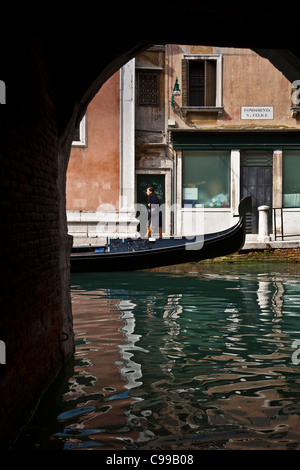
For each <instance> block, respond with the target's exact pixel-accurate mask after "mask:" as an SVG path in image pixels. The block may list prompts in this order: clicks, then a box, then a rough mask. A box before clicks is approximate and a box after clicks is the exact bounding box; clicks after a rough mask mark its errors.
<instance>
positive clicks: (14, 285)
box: [0, 1, 300, 449]
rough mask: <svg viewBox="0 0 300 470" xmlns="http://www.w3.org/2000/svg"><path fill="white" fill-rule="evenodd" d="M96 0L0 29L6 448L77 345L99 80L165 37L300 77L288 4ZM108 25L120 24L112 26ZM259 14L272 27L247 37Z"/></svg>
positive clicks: (1, 392) (21, 18)
mask: <svg viewBox="0 0 300 470" xmlns="http://www.w3.org/2000/svg"><path fill="white" fill-rule="evenodd" d="M96 3H97V2H93V1H90V2H89V1H87V2H86V4H85V9H84V10H83V9H82V7H81V6H80V5H78V6H77V4H76V3H75V4H72V5H73V6H72V8H70V10H66V11H65V12H61V10H58V9H57V8H56V7H55V2H50V3H49V5H47V4H46V5H45V3H43V11H37V10H36V8H35V10H31V9H30V8H29V7H28V6H26V11H19V12H18V14H16V12H8V13H7V16H6V17H5V22H6V25H7V26H8V28H6V29H5V28H3V29H2V30H1V33H0V34H1V39H2V44H4V45H6V47H4V50H3V51H2V58H1V65H2V71H1V73H2V76H0V79H1V80H3V81H4V82H5V84H6V91H7V98H6V105H5V106H1V108H0V121H1V123H0V124H1V127H0V129H1V130H0V135H1V139H0V159H1V172H0V178H1V184H0V191H1V198H0V206H1V219H0V224H1V232H0V236H1V245H0V252H1V268H2V269H1V284H0V285H1V298H2V305H1V316H0V340H2V341H4V342H5V344H6V364H5V365H0V387H1V388H0V421H1V429H0V447H1V448H3V449H6V448H9V446H10V445H11V444H12V442H13V441H14V439H15V438H16V436H17V433H18V430H19V429H20V428H21V426H22V425H24V424H25V423H26V422H27V421H28V419H29V418H30V416H31V413H32V411H33V410H34V408H35V406H36V404H37V402H38V400H39V398H40V396H41V395H42V393H43V391H44V390H45V389H46V388H47V386H48V385H49V383H50V382H51V380H53V378H54V377H55V376H56V374H57V373H58V371H59V370H61V368H62V367H63V366H64V364H65V362H66V359H67V358H68V357H70V356H72V353H73V350H74V341H73V329H72V312H71V302H70V294H69V283H70V276H69V252H70V248H71V239H70V237H69V236H68V235H67V224H66V211H65V208H66V201H65V188H66V171H67V165H68V159H69V154H70V148H71V140H72V138H71V136H72V135H73V130H74V128H75V125H76V123H77V122H78V120H79V119H80V118H81V117H82V115H83V113H84V111H85V109H86V107H87V105H88V103H89V102H90V101H91V100H92V98H93V97H94V95H95V94H96V93H97V91H98V90H99V88H100V87H101V85H102V84H103V83H104V82H105V81H106V80H107V78H108V77H109V76H110V75H112V74H113V73H114V72H115V71H116V70H117V69H118V68H119V67H120V66H122V65H123V64H124V63H126V62H127V61H128V60H129V59H130V58H132V57H133V56H134V55H135V54H136V53H137V52H138V51H139V50H141V49H142V48H144V47H147V46H149V45H151V44H157V43H159V44H162V43H168V42H173V43H181V44H197V43H201V44H205V43H206V44H213V45H224V46H232V47H248V48H252V49H254V50H255V51H256V52H257V53H259V54H261V55H263V56H264V57H266V58H268V59H269V60H270V61H271V62H272V63H273V64H274V65H275V66H276V67H277V68H278V69H279V70H281V71H282V73H284V75H285V76H286V77H287V78H288V79H290V80H291V81H293V80H295V79H297V78H299V77H300V61H299V57H298V56H300V54H298V51H297V50H294V49H293V47H294V44H297V42H296V38H294V39H295V41H293V37H292V36H293V35H290V36H289V42H288V43H287V42H286V41H287V38H285V36H284V37H283V36H282V34H284V33H285V31H286V26H285V24H283V23H284V22H285V21H286V24H288V22H289V19H290V16H289V15H290V12H286V16H284V15H283V14H282V10H281V12H280V15H279V13H278V11H277V10H276V7H273V11H272V12H268V11H259V10H256V11H255V13H253V14H251V15H250V18H249V19H248V20H247V22H246V23H245V18H248V16H246V15H247V11H246V10H245V11H243V10H242V9H241V8H242V7H240V9H239V10H238V11H236V15H233V16H234V17H232V10H231V15H229V14H228V11H229V10H230V8H228V7H229V6H228V4H227V5H226V7H227V9H226V10H223V11H222V9H218V11H215V10H214V9H210V8H209V7H206V9H205V7H201V9H200V8H199V7H197V6H194V7H191V6H190V7H189V9H188V7H187V6H185V5H184V4H181V5H180V6H178V5H177V2H176V1H175V2H172V4H171V5H170V4H169V2H165V3H164V4H163V5H158V4H156V3H155V2H154V4H153V3H152V6H147V5H139V7H135V9H134V10H132V9H131V7H130V6H128V5H124V6H123V7H122V6H121V8H123V10H120V9H119V10H118V12H117V16H116V11H115V8H113V6H112V7H106V8H107V10H105V11H104V10H103V8H101V9H100V10H96ZM139 3H143V2H139ZM223 8H224V7H223ZM45 12H46V13H45ZM248 13H249V12H248ZM203 14H205V18H206V23H209V22H210V23H211V24H213V28H208V29H207V30H205V31H204V30H203V28H202V29H201V37H199V32H197V31H199V28H198V29H197V24H198V23H197V22H196V24H195V18H196V19H197V18H198V22H199V18H202V17H203ZM183 18H188V19H189V24H190V27H189V29H188V32H185V31H186V29H185V30H184V29H182V28H180V25H181V24H182V21H183ZM118 19H119V22H118ZM112 22H115V23H114V24H118V28H117V30H116V29H115V28H111V29H110V31H109V32H108V31H107V24H111V23H112ZM258 22H259V24H260V25H266V24H267V25H268V26H269V27H270V28H271V30H272V34H269V35H267V36H266V35H265V34H263V32H262V33H261V34H260V32H259V31H258V32H257V31H256V34H255V35H254V34H253V28H254V29H255V24H257V23H258ZM103 25H104V26H106V27H104V28H103ZM230 28H231V29H230ZM229 29H230V31H234V32H235V34H234V35H233V37H232V35H231V36H230V34H228V30H229ZM279 31H282V34H281V35H280V34H279ZM95 58H97V60H95Z"/></svg>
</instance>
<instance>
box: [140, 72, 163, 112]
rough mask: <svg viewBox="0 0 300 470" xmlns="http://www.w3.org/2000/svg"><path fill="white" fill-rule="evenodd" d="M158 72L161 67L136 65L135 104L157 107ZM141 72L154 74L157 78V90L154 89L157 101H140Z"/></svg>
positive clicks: (158, 95)
mask: <svg viewBox="0 0 300 470" xmlns="http://www.w3.org/2000/svg"><path fill="white" fill-rule="evenodd" d="M160 73H161V69H160V68H154V67H153V68H152V67H149V68H148V67H137V68H136V81H137V98H136V101H137V105H138V106H153V107H159V106H160ZM141 74H149V75H154V76H156V80H157V83H156V85H157V90H156V94H157V101H156V102H155V103H154V102H150V101H149V102H148V103H145V102H141V101H140V86H141V84H140V75H141Z"/></svg>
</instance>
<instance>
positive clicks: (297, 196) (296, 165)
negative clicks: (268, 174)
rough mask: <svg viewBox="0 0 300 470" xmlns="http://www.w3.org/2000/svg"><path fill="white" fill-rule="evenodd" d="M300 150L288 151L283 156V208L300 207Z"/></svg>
mask: <svg viewBox="0 0 300 470" xmlns="http://www.w3.org/2000/svg"><path fill="white" fill-rule="evenodd" d="M299 171H300V150H286V151H284V154H283V182H282V193H283V194H282V205H283V207H300V179H299Z"/></svg>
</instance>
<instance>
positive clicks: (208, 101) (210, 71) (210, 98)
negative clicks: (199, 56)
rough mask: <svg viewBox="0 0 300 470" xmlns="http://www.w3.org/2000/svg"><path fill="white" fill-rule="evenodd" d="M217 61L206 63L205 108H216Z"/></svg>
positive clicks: (207, 61)
mask: <svg viewBox="0 0 300 470" xmlns="http://www.w3.org/2000/svg"><path fill="white" fill-rule="evenodd" d="M216 72H217V68H216V61H215V60H206V61H205V106H216Z"/></svg>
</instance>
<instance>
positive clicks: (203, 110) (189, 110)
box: [181, 106, 224, 114]
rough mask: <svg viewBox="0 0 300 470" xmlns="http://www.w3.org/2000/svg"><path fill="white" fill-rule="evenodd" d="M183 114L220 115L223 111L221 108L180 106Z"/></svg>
mask: <svg viewBox="0 0 300 470" xmlns="http://www.w3.org/2000/svg"><path fill="white" fill-rule="evenodd" d="M181 109H182V111H183V113H184V114H187V113H205V114H206V113H218V114H222V113H223V111H224V107H223V106H182V108H181Z"/></svg>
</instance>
